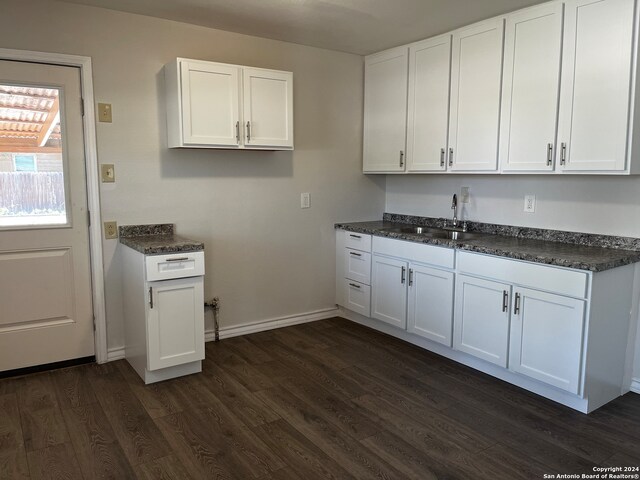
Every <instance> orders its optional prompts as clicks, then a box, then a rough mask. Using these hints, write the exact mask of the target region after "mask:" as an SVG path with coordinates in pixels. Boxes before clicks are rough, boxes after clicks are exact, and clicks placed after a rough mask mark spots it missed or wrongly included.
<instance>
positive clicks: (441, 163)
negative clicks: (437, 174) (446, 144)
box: [440, 148, 445, 167]
mask: <svg viewBox="0 0 640 480" xmlns="http://www.w3.org/2000/svg"><path fill="white" fill-rule="evenodd" d="M444 153H445V152H444V148H441V149H440V166H441V167H444Z"/></svg>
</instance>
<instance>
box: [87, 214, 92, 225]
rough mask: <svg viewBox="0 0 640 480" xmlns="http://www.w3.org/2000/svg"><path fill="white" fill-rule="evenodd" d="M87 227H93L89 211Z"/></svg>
mask: <svg viewBox="0 0 640 480" xmlns="http://www.w3.org/2000/svg"><path fill="white" fill-rule="evenodd" d="M87 226H88V227H90V226H91V211H90V210H87Z"/></svg>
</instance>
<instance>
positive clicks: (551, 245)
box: [335, 214, 640, 272]
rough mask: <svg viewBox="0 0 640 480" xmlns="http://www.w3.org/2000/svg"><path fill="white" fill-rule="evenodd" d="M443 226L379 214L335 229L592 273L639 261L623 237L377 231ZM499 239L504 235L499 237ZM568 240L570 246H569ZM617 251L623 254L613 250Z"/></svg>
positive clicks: (511, 230)
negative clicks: (447, 235)
mask: <svg viewBox="0 0 640 480" xmlns="http://www.w3.org/2000/svg"><path fill="white" fill-rule="evenodd" d="M443 222H444V220H443V219H425V218H423V217H409V216H400V215H393V214H385V217H384V220H382V221H371V222H355V223H337V224H336V225H335V227H336V228H340V229H343V230H348V231H351V232H357V233H366V234H371V235H376V236H382V237H390V238H396V239H400V240H408V241H411V242H419V243H425V244H431V245H440V246H444V247H449V248H455V249H459V250H467V251H471V252H478V253H486V254H490V255H497V256H500V257H508V258H515V259H518V260H526V261H529V262H536V263H544V264H547V265H557V266H561V267H568V268H576V269H580V270H590V271H592V272H600V271H603V270H609V269H611V268H616V267H620V266H623V265H628V264H631V263H636V262H639V261H640V240H639V239H633V238H627V237H612V236H611V237H610V236H603V235H590V234H575V233H571V232H561V231H554V230H542V229H524V228H521V227H508V226H492V225H490V224H480V223H474V222H469V232H473V233H474V234H475V235H474V238H472V239H471V238H470V239H462V240H449V239H441V238H432V237H429V236H426V235H420V234H413V233H398V232H389V231H386V230H383V229H386V228H394V227H406V226H407V225H408V224H412V225H426V226H434V227H442V226H443ZM491 227H495V228H491ZM492 230H494V231H495V230H497V231H500V233H502V234H497V233H493V232H492ZM505 233H507V234H506V235H505ZM531 237H533V238H531ZM570 240H575V241H576V242H575V243H572V242H570ZM620 245H622V246H624V247H626V248H619V246H620ZM612 246H615V248H614V247H612Z"/></svg>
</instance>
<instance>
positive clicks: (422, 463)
mask: <svg viewBox="0 0 640 480" xmlns="http://www.w3.org/2000/svg"><path fill="white" fill-rule="evenodd" d="M206 352H207V353H206V356H207V358H206V360H205V362H204V369H203V372H202V373H201V374H198V375H192V376H189V377H183V378H179V379H175V380H171V381H167V382H162V383H158V384H153V385H149V386H145V385H144V384H143V383H142V381H141V380H140V378H139V377H138V376H137V374H136V373H135V372H134V371H133V370H132V369H131V367H130V366H129V365H128V363H126V362H125V361H118V362H112V363H109V364H105V365H94V364H92V365H82V366H78V367H71V368H67V369H62V370H57V371H51V372H45V373H39V374H31V375H28V376H24V377H20V378H9V379H4V380H0V478H2V479H11V480H13V479H21V478H33V479H40V478H52V479H81V478H84V479H93V478H112V479H118V480H120V479H135V478H139V479H180V480H182V479H209V478H211V479H242V480H245V479H282V480H286V479H300V478H302V479H305V480H313V479H316V478H336V479H338V478H340V479H341V478H354V479H368V478H379V479H420V480H424V479H492V480H495V479H508V480H515V479H542V478H543V475H544V474H545V473H547V474H558V473H565V474H567V473H569V474H571V473H583V472H584V473H590V472H592V471H593V467H594V466H640V395H636V394H633V393H630V394H627V395H625V396H624V397H620V398H619V399H617V400H616V401H614V402H612V403H610V404H609V405H606V406H605V407H603V408H601V409H599V410H597V411H596V412H594V413H592V414H591V415H588V416H587V415H583V414H580V413H577V412H575V411H573V410H570V409H568V408H566V407H563V406H561V405H558V404H556V403H553V402H551V401H549V400H546V399H544V398H541V397H538V396H536V395H534V394H531V393H528V392H526V391H524V390H521V389H519V388H517V387H514V386H511V385H509V384H506V383H504V382H501V381H499V380H496V379H494V378H491V377H489V376H487V375H484V374H482V373H479V372H476V371H474V370H472V369H469V368H467V367H464V366H461V365H458V364H456V363H454V362H452V361H449V360H446V359H444V358H442V357H439V356H437V355H435V354H432V353H429V352H427V351H424V350H421V349H419V348H417V347H414V346H411V345H409V344H406V343H404V342H402V341H400V340H397V339H394V338H392V337H389V336H386V335H383V334H380V333H377V332H375V331H373V330H369V329H367V328H364V327H361V326H358V325H356V324H353V323H351V322H348V321H346V320H343V319H339V318H335V319H331V320H324V321H320V322H315V323H310V324H305V325H299V326H295V327H289V328H284V329H280V330H273V331H269V332H263V333H258V334H254V335H249V336H245V337H237V338H231V339H227V340H223V341H221V342H219V343H208V344H207V348H206Z"/></svg>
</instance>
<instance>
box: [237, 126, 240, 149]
mask: <svg viewBox="0 0 640 480" xmlns="http://www.w3.org/2000/svg"><path fill="white" fill-rule="evenodd" d="M236 142H238V145H240V121H237V122H236Z"/></svg>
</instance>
